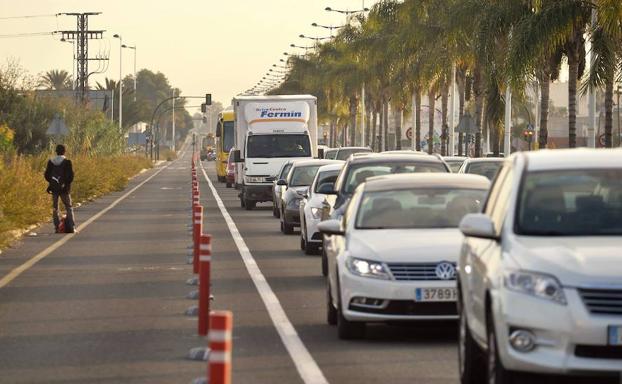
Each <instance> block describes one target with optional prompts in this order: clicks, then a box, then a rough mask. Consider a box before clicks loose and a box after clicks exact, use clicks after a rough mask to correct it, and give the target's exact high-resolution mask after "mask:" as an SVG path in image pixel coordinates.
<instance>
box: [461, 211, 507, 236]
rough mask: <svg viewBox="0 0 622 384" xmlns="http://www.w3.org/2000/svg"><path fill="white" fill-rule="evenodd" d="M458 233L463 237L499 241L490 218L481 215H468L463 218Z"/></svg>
mask: <svg viewBox="0 0 622 384" xmlns="http://www.w3.org/2000/svg"><path fill="white" fill-rule="evenodd" d="M460 231H462V233H463V234H464V235H465V236H471V237H479V238H483V239H491V240H499V236H498V235H497V233H496V231H495V224H494V223H493V222H492V220H491V219H490V217H488V216H487V215H485V214H483V213H470V214H468V215H466V216H464V217H463V218H462V221H461V222H460Z"/></svg>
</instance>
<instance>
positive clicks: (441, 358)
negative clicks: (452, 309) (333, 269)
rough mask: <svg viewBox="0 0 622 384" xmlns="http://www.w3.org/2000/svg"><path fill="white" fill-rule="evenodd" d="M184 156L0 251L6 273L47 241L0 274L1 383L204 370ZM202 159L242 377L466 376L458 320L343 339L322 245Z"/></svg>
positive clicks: (135, 378) (236, 373) (219, 296)
mask: <svg viewBox="0 0 622 384" xmlns="http://www.w3.org/2000/svg"><path fill="white" fill-rule="evenodd" d="M189 162H190V160H189V154H188V153H186V154H185V155H184V156H183V157H182V158H181V159H180V160H178V161H176V162H172V163H170V164H168V165H165V166H163V167H160V168H157V169H153V170H149V171H147V172H145V173H143V174H141V175H139V176H138V177H136V178H134V179H133V180H132V181H131V182H130V185H129V186H128V188H127V189H126V190H125V191H123V192H119V193H114V194H111V195H109V196H106V197H104V198H101V199H98V200H97V201H95V202H92V203H90V204H87V205H85V206H83V207H80V208H79V209H78V210H77V217H78V220H79V221H80V222H82V223H84V222H87V221H88V220H89V218H91V217H93V215H99V217H97V218H96V219H95V220H93V221H92V222H90V223H89V224H88V226H86V227H83V228H79V233H78V234H77V235H75V236H72V237H70V238H69V239H68V240H67V241H66V242H65V243H64V244H61V245H60V246H58V248H56V249H52V250H51V251H50V250H49V247H50V246H52V245H53V244H54V243H55V242H57V241H58V240H59V239H61V238H62V237H61V236H60V235H54V234H53V233H52V228H51V226H50V225H49V224H46V225H44V226H42V227H41V228H39V229H38V230H37V231H38V236H37V237H26V238H24V240H23V241H22V242H21V244H20V245H19V246H17V247H16V248H13V249H10V250H7V251H5V252H4V253H3V254H1V255H0V279H2V278H6V276H8V275H9V274H10V273H11V271H15V268H17V267H19V266H21V265H24V263H26V262H27V261H28V260H31V259H32V258H33V256H36V255H41V252H42V251H44V252H47V254H46V255H45V257H43V258H42V259H41V260H39V261H38V262H37V263H36V264H34V265H32V266H31V267H30V268H28V269H26V270H24V271H23V273H21V274H19V275H17V276H15V278H14V279H12V280H11V281H10V282H9V283H8V284H7V285H6V286H2V284H0V372H1V374H0V383H84V382H97V383H188V382H190V381H191V380H192V379H193V378H195V377H198V376H202V375H204V373H205V364H204V363H200V362H194V361H189V360H187V359H185V356H186V354H187V352H188V350H190V349H191V348H192V347H196V346H201V345H204V344H205V340H203V339H202V338H199V337H197V336H196V319H194V318H188V317H186V316H184V315H183V312H184V310H185V309H186V308H187V307H188V306H190V305H192V304H194V302H193V301H191V300H188V299H186V298H185V295H186V294H187V293H188V291H190V290H191V287H189V286H187V285H186V284H185V281H186V279H187V278H188V277H190V276H191V268H190V266H188V265H187V264H186V260H185V259H186V257H185V253H186V246H188V245H189V244H190V237H189V235H188V232H187V228H186V225H187V224H188V222H189V213H190V211H189V209H190V199H189V196H190V167H189ZM204 168H205V174H206V175H207V176H208V177H209V178H210V180H211V184H212V185H213V186H214V191H215V192H216V194H217V195H218V198H219V199H220V200H221V201H222V204H223V206H222V209H220V208H219V207H218V204H217V200H218V198H217V197H216V196H215V195H214V193H212V190H211V189H210V185H209V183H208V182H207V180H206V179H205V177H204V176H203V173H202V172H201V171H199V175H200V178H201V183H200V188H201V193H202V195H201V202H202V204H203V206H204V207H205V216H204V232H208V233H210V234H211V235H212V237H213V241H212V243H213V262H212V292H213V294H214V296H215V300H214V302H213V304H212V307H213V309H226V310H231V311H233V314H234V330H233V343H234V349H233V381H234V383H258V384H259V383H277V382H278V383H282V384H285V383H322V382H324V383H325V382H328V383H333V384H334V383H357V384H360V383H379V382H382V383H413V382H415V383H435V384H436V383H438V384H440V383H443V384H444V383H456V382H457V363H456V331H455V328H456V327H455V324H423V325H420V326H417V327H412V326H411V327H405V326H387V325H374V326H370V327H369V328H368V333H367V337H366V339H364V340H358V341H347V342H346V341H341V340H338V339H337V335H336V330H335V329H334V327H331V326H329V325H327V324H326V322H325V295H326V293H325V289H326V288H325V282H324V278H323V277H322V276H321V274H320V258H319V256H306V255H304V253H303V252H302V251H300V250H299V237H298V235H297V234H296V235H289V236H286V235H282V234H281V233H280V231H279V223H278V220H276V219H274V218H273V217H272V215H271V209H270V205H269V204H260V205H259V206H258V208H257V209H256V210H253V211H245V210H243V209H242V208H240V205H239V200H238V199H237V191H235V190H234V189H227V188H225V186H224V184H220V183H217V182H216V177H215V169H214V164H213V163H211V162H206V163H204ZM143 182H144V184H142V183H143ZM141 184H142V185H141ZM136 187H137V188H136ZM133 188H136V189H135V190H134V191H132V189H133ZM130 191H132V192H131V193H129V194H128V192H130ZM123 196H125V198H124V199H123V200H121V201H117V199H119V198H121V197H123ZM115 201H117V204H116V205H115V206H113V207H111V208H108V210H107V211H105V212H103V214H102V213H100V212H101V211H102V209H106V208H107V207H109V206H110V204H111V203H114V202H115ZM223 212H224V213H225V214H228V215H230V217H231V219H232V223H233V227H234V234H235V235H236V236H237V235H238V233H237V232H235V229H237V231H239V236H238V237H237V239H236V241H234V237H233V235H232V227H231V223H227V222H226V220H225V219H224V217H223ZM241 243H242V244H245V245H246V246H247V247H248V252H247V253H245V257H246V259H244V260H246V262H245V261H244V260H243V258H242V256H241V253H240V250H239V248H238V247H239V246H240V244H241ZM46 249H47V250H48V251H46ZM248 257H250V258H251V259H250V260H252V261H254V262H256V267H257V268H255V269H253V268H254V266H253V265H254V264H252V263H251V264H250V268H251V272H252V276H253V278H254V280H253V279H252V278H251V275H250V274H249V269H248V268H249V259H248ZM263 278H265V280H263ZM0 281H1V280H0ZM258 282H259V283H258ZM258 286H259V287H260V289H261V290H262V294H260V292H259V291H258V288H257V287H258ZM272 294H274V295H275V298H274V297H273V296H270V295H272ZM266 295H267V296H266ZM266 298H268V307H267V306H266V304H265V303H264V301H263V300H265V299H266ZM270 298H272V299H270ZM267 308H270V311H269V310H268V309H267ZM281 309H282V311H283V312H282V313H281V312H280V310H281ZM279 316H282V317H279ZM275 323H276V324H277V325H278V327H279V329H280V331H281V334H280V333H279V330H278V329H277V327H276V326H275ZM290 324H291V326H293V329H290V328H288V327H287V326H288V325H290ZM315 369H317V371H316V370H315ZM318 373H319V376H318Z"/></svg>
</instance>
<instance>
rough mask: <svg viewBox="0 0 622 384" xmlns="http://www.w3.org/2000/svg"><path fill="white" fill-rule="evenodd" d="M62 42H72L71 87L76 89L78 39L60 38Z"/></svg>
mask: <svg viewBox="0 0 622 384" xmlns="http://www.w3.org/2000/svg"><path fill="white" fill-rule="evenodd" d="M60 41H61V42H63V43H69V44H71V89H72V90H74V89H76V87H75V84H76V66H75V60H76V41H75V40H73V39H71V40H68V39H65V38H64V37H63V38H61V39H60Z"/></svg>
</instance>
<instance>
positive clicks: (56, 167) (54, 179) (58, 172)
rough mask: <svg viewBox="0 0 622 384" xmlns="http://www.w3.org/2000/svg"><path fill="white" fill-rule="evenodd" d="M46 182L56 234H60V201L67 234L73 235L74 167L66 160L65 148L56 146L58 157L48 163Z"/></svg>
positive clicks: (60, 145)
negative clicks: (63, 210) (60, 201)
mask: <svg viewBox="0 0 622 384" xmlns="http://www.w3.org/2000/svg"><path fill="white" fill-rule="evenodd" d="M45 180H47V182H48V183H49V185H48V189H47V192H48V193H50V194H52V207H53V209H54V212H53V213H52V219H53V220H54V227H55V228H56V233H59V232H60V228H59V227H60V216H59V213H58V199H59V198H60V199H61V200H62V201H63V205H64V206H65V210H66V211H67V217H66V219H65V232H66V233H73V232H75V229H74V221H73V207H72V206H71V195H70V193H71V182H73V167H72V165H71V160H69V159H67V158H65V146H64V145H62V144H59V145H57V146H56V157H54V158H52V159H50V160H49V161H48V164H47V167H46V168H45Z"/></svg>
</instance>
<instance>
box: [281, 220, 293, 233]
mask: <svg viewBox="0 0 622 384" xmlns="http://www.w3.org/2000/svg"><path fill="white" fill-rule="evenodd" d="M282 223H283V233H284V234H286V235H291V234H292V233H294V226H293V225H291V224H288V223H287V221H285V219H283V221H282Z"/></svg>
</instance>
